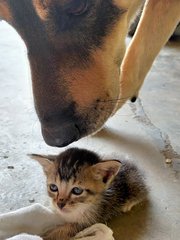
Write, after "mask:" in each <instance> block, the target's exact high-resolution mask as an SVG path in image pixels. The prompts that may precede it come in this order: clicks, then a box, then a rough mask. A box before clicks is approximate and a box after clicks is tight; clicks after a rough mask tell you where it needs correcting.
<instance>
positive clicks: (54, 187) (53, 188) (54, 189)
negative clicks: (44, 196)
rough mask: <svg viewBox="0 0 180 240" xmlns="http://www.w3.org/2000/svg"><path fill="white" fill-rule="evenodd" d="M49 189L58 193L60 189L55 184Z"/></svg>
mask: <svg viewBox="0 0 180 240" xmlns="http://www.w3.org/2000/svg"><path fill="white" fill-rule="evenodd" d="M49 188H50V190H51V191H52V192H57V191H58V187H57V186H56V185H55V184H51V185H50V186H49Z"/></svg>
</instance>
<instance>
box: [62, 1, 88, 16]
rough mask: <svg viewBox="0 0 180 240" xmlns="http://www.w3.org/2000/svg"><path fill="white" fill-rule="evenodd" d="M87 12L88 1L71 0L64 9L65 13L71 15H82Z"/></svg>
mask: <svg viewBox="0 0 180 240" xmlns="http://www.w3.org/2000/svg"><path fill="white" fill-rule="evenodd" d="M87 10H88V0H71V2H70V3H69V4H68V5H67V7H66V12H67V13H68V14H72V15H77V16H78V15H82V14H83V13H85V12H86V11H87Z"/></svg>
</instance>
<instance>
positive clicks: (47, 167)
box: [28, 154, 56, 175]
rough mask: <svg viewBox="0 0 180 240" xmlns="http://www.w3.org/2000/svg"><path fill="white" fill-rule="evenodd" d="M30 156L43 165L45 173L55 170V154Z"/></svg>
mask: <svg viewBox="0 0 180 240" xmlns="http://www.w3.org/2000/svg"><path fill="white" fill-rule="evenodd" d="M28 156H29V157H30V158H31V159H33V160H35V161H37V162H38V163H39V164H40V165H41V166H42V167H43V171H44V173H45V174H46V175H47V173H49V172H50V171H53V170H54V168H55V163H54V162H55V159H56V156H53V155H47V156H46V155H39V154H28Z"/></svg>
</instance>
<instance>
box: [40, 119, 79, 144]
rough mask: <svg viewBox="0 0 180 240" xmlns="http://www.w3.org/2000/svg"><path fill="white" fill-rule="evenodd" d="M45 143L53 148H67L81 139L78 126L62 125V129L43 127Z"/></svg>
mask: <svg viewBox="0 0 180 240" xmlns="http://www.w3.org/2000/svg"><path fill="white" fill-rule="evenodd" d="M42 135H43V138H44V141H45V142H46V143H47V144H48V145H49V146H52V147H65V146H67V145H69V144H70V143H73V142H75V141H77V140H79V138H80V131H79V128H78V126H77V125H76V124H73V123H71V124H62V125H61V126H60V127H56V128H51V127H43V126H42Z"/></svg>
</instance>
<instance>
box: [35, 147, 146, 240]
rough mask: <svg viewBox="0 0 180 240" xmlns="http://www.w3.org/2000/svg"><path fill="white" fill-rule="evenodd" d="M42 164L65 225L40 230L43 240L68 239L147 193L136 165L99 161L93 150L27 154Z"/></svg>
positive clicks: (48, 187) (51, 195)
mask: <svg viewBox="0 0 180 240" xmlns="http://www.w3.org/2000/svg"><path fill="white" fill-rule="evenodd" d="M31 157H32V158H33V159H35V160H37V161H38V162H39V163H40V164H41V165H42V167H43V170H44V173H45V175H46V177H47V189H48V194H49V196H50V198H51V199H52V202H53V205H54V206H55V208H56V209H57V210H58V213H59V214H60V216H61V218H62V219H64V221H65V225H62V226H58V227H56V228H55V229H52V230H50V231H48V232H47V233H46V234H44V236H42V237H43V239H45V240H55V239H61V240H68V239H70V238H71V237H74V236H75V235H76V233H78V232H79V231H81V230H83V229H84V228H86V227H89V226H91V225H92V224H95V223H99V222H106V221H107V220H109V219H110V218H112V216H114V215H117V214H118V213H120V212H127V211H130V210H131V208H132V207H133V206H134V205H136V204H137V203H139V202H141V201H142V200H144V199H145V198H146V196H147V188H146V186H145V183H144V180H143V177H142V175H141V173H140V172H139V171H138V169H137V168H136V166H134V165H133V164H131V163H128V162H120V161H118V160H106V161H103V160H102V159H101V158H100V157H99V156H98V155H97V154H95V153H94V152H91V151H87V150H84V149H78V148H71V149H68V150H66V151H65V152H63V153H61V154H60V155H59V156H41V155H31Z"/></svg>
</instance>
